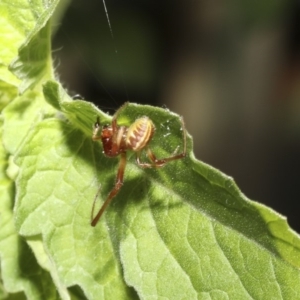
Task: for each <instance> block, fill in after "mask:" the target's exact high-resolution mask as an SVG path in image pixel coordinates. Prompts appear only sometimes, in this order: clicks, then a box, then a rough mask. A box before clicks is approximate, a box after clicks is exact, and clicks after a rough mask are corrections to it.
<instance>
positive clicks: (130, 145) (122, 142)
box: [91, 102, 186, 226]
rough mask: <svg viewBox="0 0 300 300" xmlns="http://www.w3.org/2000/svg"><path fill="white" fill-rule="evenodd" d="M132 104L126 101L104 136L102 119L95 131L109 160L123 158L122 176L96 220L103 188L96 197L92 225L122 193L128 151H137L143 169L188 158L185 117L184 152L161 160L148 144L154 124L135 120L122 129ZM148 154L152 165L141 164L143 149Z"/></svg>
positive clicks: (119, 173)
mask: <svg viewBox="0 0 300 300" xmlns="http://www.w3.org/2000/svg"><path fill="white" fill-rule="evenodd" d="M127 105H128V102H126V103H125V104H124V105H123V106H121V107H120V108H119V109H118V110H117V111H116V113H115V114H114V116H113V118H112V122H111V125H106V126H104V127H103V128H102V130H101V134H100V135H99V132H100V129H101V127H100V124H99V119H98V118H97V121H96V123H95V125H94V130H93V136H92V139H93V141H97V140H101V141H102V144H103V150H104V153H105V155H106V156H108V157H115V156H118V155H121V158H120V164H119V168H118V173H117V177H116V183H115V186H114V187H113V189H112V190H111V191H110V193H109V194H108V196H107V199H106V200H105V202H104V203H103V205H102V207H101V208H100V210H99V212H98V213H97V215H96V216H95V217H93V216H94V208H95V201H96V199H97V197H98V194H99V192H100V189H99V191H98V193H97V194H96V196H95V199H94V203H93V208H92V215H91V220H92V221H91V225H92V226H96V224H97V223H98V221H99V219H100V217H101V216H102V214H103V212H104V211H105V209H106V207H107V206H108V205H109V203H110V202H111V200H112V199H113V198H114V197H115V196H116V195H117V194H118V192H119V190H120V188H121V187H122V185H123V182H124V171H125V167H126V162H127V159H126V152H127V151H128V150H131V151H134V152H136V162H137V164H138V165H139V166H141V167H142V168H160V167H162V166H164V165H165V164H166V163H167V162H169V161H172V160H176V159H181V158H184V157H185V156H186V130H185V125H184V122H183V118H181V124H182V130H183V152H182V153H179V154H175V153H176V150H177V149H176V150H175V152H174V154H173V155H172V156H170V157H166V158H161V159H157V158H156V156H155V155H154V153H153V152H152V151H151V149H150V148H149V146H148V144H149V142H150V141H151V139H152V137H153V134H154V132H155V127H154V124H153V123H152V121H151V120H150V119H149V118H148V117H147V116H143V117H141V118H139V119H137V120H135V121H134V123H132V124H131V125H130V126H129V127H127V126H119V125H118V124H117V118H118V116H119V114H120V112H121V111H122V110H123V109H124V108H125V107H126V106H127ZM144 149H145V150H146V151H147V156H148V158H149V160H150V161H151V162H150V163H145V162H141V161H140V155H141V151H142V150H144Z"/></svg>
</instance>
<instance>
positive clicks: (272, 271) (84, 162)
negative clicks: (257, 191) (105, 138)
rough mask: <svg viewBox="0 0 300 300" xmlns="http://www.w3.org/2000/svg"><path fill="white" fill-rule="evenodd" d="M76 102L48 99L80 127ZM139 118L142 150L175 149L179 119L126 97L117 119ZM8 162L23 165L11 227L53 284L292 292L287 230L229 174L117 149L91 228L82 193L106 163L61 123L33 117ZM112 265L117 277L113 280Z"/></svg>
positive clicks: (100, 291) (170, 293) (93, 292)
mask: <svg viewBox="0 0 300 300" xmlns="http://www.w3.org/2000/svg"><path fill="white" fill-rule="evenodd" d="M53 85H54V83H52V87H53ZM54 94H56V95H57V94H59V93H54ZM54 94H53V95H54ZM53 101H54V100H53ZM81 103H82V101H73V102H70V101H69V100H68V101H66V102H64V101H63V100H62V103H60V106H61V107H64V106H65V105H66V104H67V106H66V107H67V109H65V111H66V114H67V115H68V114H69V115H70V116H71V115H73V118H71V119H72V122H74V123H76V126H75V127H78V128H81V129H82V130H83V131H85V130H84V128H86V129H87V128H89V127H90V128H91V127H92V122H93V119H94V120H95V117H94V115H95V113H96V111H95V112H94V113H91V111H90V109H91V108H90V106H88V105H87V106H86V107H85V106H81V109H80V110H78V112H77V119H76V118H74V111H75V108H78V105H79V104H81ZM89 114H90V115H92V116H93V118H92V117H90V118H87V117H86V116H88V115H89ZM141 115H148V116H149V117H151V119H152V120H153V121H154V123H155V124H156V133H155V136H154V139H153V142H152V143H151V147H152V148H153V151H154V152H155V153H156V154H157V156H158V157H164V156H167V155H170V153H172V152H173V151H174V149H175V148H176V147H177V146H178V145H182V131H181V125H180V123H179V120H178V118H177V117H176V116H175V115H173V114H171V113H169V112H167V111H165V110H162V109H158V108H151V107H148V106H138V105H133V104H130V105H129V106H128V107H126V109H125V110H124V111H123V113H122V114H121V116H120V118H119V122H120V123H122V124H125V125H129V124H131V123H132V122H133V121H134V120H135V119H136V118H137V117H138V116H141ZM84 117H86V118H84ZM100 121H101V123H105V122H106V119H105V120H104V121H102V117H101V119H100ZM89 122H90V124H88V123H89ZM157 124H160V125H157ZM91 131H92V130H90V133H91ZM188 148H189V150H190V149H191V141H190V139H189V147H188ZM17 163H18V164H19V166H20V170H24V171H20V174H19V178H18V181H17V184H18V186H19V187H20V194H19V198H18V203H17V226H18V228H19V230H20V233H21V234H22V235H25V236H31V235H37V234H42V236H43V237H44V242H45V244H46V245H47V252H48V253H49V254H50V255H51V257H52V259H53V261H54V262H55V264H56V266H57V269H59V277H60V278H61V279H62V281H63V282H64V284H66V285H67V286H69V285H74V284H75V283H76V284H78V285H79V286H80V287H81V288H82V289H83V291H84V293H85V294H86V295H87V297H88V298H89V299H97V298H98V297H101V296H103V295H104V293H105V292H104V287H103V286H102V284H103V283H104V281H105V287H106V288H107V289H108V290H107V293H109V295H110V296H111V295H114V293H115V292H116V291H117V290H119V291H122V292H121V294H122V297H126V296H125V295H128V293H130V290H127V289H126V286H125V285H124V284H125V282H126V283H127V284H128V285H129V286H132V287H134V289H135V290H136V291H137V293H138V295H139V297H141V298H146V299H148V298H151V297H152V296H153V295H160V296H161V297H166V298H168V299H174V298H179V299H181V298H186V299H193V298H197V297H200V298H202V297H210V298H213V299H219V298H222V297H225V295H227V296H228V297H229V298H232V299H235V298H237V299H239V298H240V299H250V298H254V299H266V298H268V297H271V298H272V297H273V298H278V299H281V298H282V299H293V298H295V297H296V296H297V294H299V282H300V276H299V275H300V274H299V269H298V268H299V248H300V242H299V237H298V236H297V235H296V234H295V233H293V232H292V231H291V230H290V229H289V228H288V227H287V224H286V222H285V220H284V219H283V218H282V217H281V216H280V215H278V214H276V213H274V212H273V211H271V210H270V209H268V208H266V207H264V206H262V205H259V204H257V203H255V202H251V201H249V200H248V199H247V198H246V197H245V196H244V195H243V194H241V193H240V191H239V190H238V189H237V188H236V186H235V184H234V182H233V181H232V179H231V178H229V177H227V176H225V175H223V174H221V173H220V172H219V171H217V170H215V169H213V168H211V167H209V166H207V165H205V164H203V163H201V162H199V161H196V160H195V159H194V158H193V155H192V154H191V153H190V154H189V157H187V158H185V159H182V160H179V161H176V162H175V161H174V162H170V163H169V164H167V165H166V166H165V167H164V168H162V169H149V170H148V169H146V170H144V169H140V168H138V167H137V165H136V163H135V160H134V158H133V157H132V156H129V162H128V165H127V169H126V174H125V183H124V186H123V188H122V190H121V192H120V194H119V195H118V196H117V197H116V199H114V201H113V203H112V204H111V206H110V207H109V208H108V209H107V211H106V212H105V214H104V216H103V217H102V219H101V221H100V223H99V224H98V225H97V226H96V228H92V227H90V225H89V222H90V213H91V206H92V201H93V197H94V195H95V194H96V192H97V189H98V181H99V182H100V183H101V185H102V190H101V196H100V198H101V199H102V201H103V200H105V197H106V196H107V194H108V192H109V191H110V189H111V188H112V186H113V182H114V178H115V174H116V171H117V159H109V158H106V157H105V156H104V155H103V154H102V150H101V147H100V146H99V145H98V144H97V143H93V142H92V141H91V137H90V136H88V135H85V134H84V133H81V131H79V130H78V129H75V128H74V126H73V125H72V124H69V123H66V122H65V121H58V120H55V119H49V120H46V121H43V122H42V123H40V124H39V125H38V126H36V128H35V130H34V131H32V133H31V134H30V135H28V136H27V139H26V142H25V143H24V147H23V149H22V150H21V151H20V153H19V158H18V160H17ZM43 182H47V186H45V185H44V184H43ZM22 191H23V192H22ZM120 263H121V265H122V267H123V272H124V278H125V282H123V283H122V281H116V278H119V279H121V278H122V272H121V269H120V268H121V267H120ZM78 270H81V271H80V272H78ZM101 271H102V272H104V273H106V274H107V276H106V277H105V278H103V277H102V275H101V276H100V273H101V274H102V272H101ZM99 272H100V273H99ZM99 276H100V277H99ZM87 277H88V279H89V280H88V279H87ZM96 282H98V283H100V285H97V288H96V287H95V284H96ZM262 283H263V284H262ZM113 287H114V291H113ZM258 287H259V288H258ZM205 295H206V296H205ZM106 297H107V299H109V297H108V296H107V295H106ZM114 297H115V298H118V297H120V294H119V295H118V297H117V296H114ZM131 297H132V296H131Z"/></svg>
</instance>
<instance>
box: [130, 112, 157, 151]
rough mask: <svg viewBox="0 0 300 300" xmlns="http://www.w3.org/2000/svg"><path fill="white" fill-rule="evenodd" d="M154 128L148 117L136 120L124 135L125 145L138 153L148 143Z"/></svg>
mask: <svg viewBox="0 0 300 300" xmlns="http://www.w3.org/2000/svg"><path fill="white" fill-rule="evenodd" d="M154 130H155V127H154V125H153V123H152V121H151V120H150V119H149V118H148V117H141V118H139V119H137V120H136V121H135V122H134V123H133V124H131V126H130V127H129V128H128V131H127V135H126V145H127V147H128V148H129V149H131V150H133V151H139V150H142V149H143V148H145V146H147V144H148V143H149V142H150V140H151V138H152V136H153V133H154Z"/></svg>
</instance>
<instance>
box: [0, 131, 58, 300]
mask: <svg viewBox="0 0 300 300" xmlns="http://www.w3.org/2000/svg"><path fill="white" fill-rule="evenodd" d="M1 128H2V127H1ZM0 136H1V139H2V130H1V131H0ZM7 167H8V159H7V156H6V153H5V151H4V148H3V147H2V145H0V199H1V201H0V211H1V216H0V228H1V231H0V258H1V276H2V280H3V283H4V288H5V291H6V292H9V293H17V292H20V291H24V293H25V295H26V296H27V298H28V299H56V289H55V287H54V285H53V283H52V280H51V278H50V276H49V274H48V273H47V272H45V271H44V270H43V269H42V268H41V267H40V266H39V265H38V264H37V262H36V258H35V257H34V256H33V254H32V252H31V251H30V249H29V247H28V245H27V244H26V242H25V241H24V240H23V239H22V238H21V237H20V236H19V235H18V233H17V231H16V229H15V226H14V222H13V212H12V207H13V199H14V198H13V195H14V186H13V182H12V181H11V180H10V179H9V178H8V177H7V176H6V175H5V171H6V169H7ZM20 299H23V298H20Z"/></svg>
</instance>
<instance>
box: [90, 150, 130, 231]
mask: <svg viewBox="0 0 300 300" xmlns="http://www.w3.org/2000/svg"><path fill="white" fill-rule="evenodd" d="M126 162H127V160H126V153H125V152H123V153H121V158H120V163H119V168H118V174H117V177H116V183H115V186H114V187H113V189H112V190H111V191H110V193H109V194H108V196H107V199H106V200H105V202H104V203H103V205H102V207H101V208H100V210H99V211H98V213H97V215H96V216H95V217H93V215H94V208H95V201H96V199H97V197H98V194H99V192H100V188H99V190H98V192H97V194H96V196H95V199H94V203H93V208H92V215H91V219H92V221H91V225H92V226H96V225H97V223H98V221H99V219H100V217H101V216H102V214H103V212H104V211H105V209H106V207H107V206H108V205H109V203H110V202H111V200H112V199H113V198H114V197H115V196H116V195H117V194H118V192H119V190H120V189H121V187H122V185H123V182H124V172H125V167H126Z"/></svg>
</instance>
